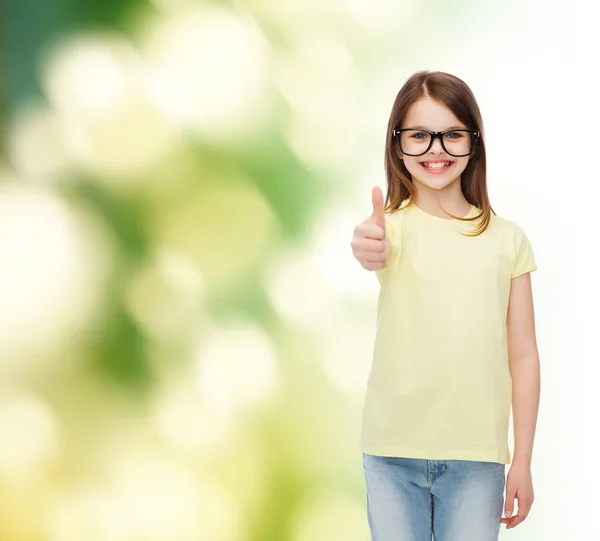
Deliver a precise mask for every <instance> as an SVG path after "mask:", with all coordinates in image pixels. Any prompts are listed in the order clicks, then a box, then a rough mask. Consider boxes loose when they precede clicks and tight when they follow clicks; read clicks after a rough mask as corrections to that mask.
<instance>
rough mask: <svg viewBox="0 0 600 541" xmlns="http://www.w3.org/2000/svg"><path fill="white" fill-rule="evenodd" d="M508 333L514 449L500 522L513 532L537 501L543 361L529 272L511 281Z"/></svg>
mask: <svg viewBox="0 0 600 541" xmlns="http://www.w3.org/2000/svg"><path fill="white" fill-rule="evenodd" d="M506 330H507V342H508V357H509V368H510V374H511V378H512V409H513V425H514V436H515V448H514V456H513V463H512V466H511V468H510V471H509V472H508V477H507V479H506V499H505V503H504V510H505V517H509V518H502V519H500V522H501V523H503V524H506V528H507V529H510V528H514V527H515V526H517V525H518V524H520V523H521V522H523V521H524V520H525V518H527V515H528V514H529V510H530V509H531V506H532V504H533V500H534V493H533V481H532V479H531V458H532V454H533V440H534V436H535V426H536V423H537V414H538V405H539V398H540V361H539V356H538V351H537V344H536V338H535V321H534V311H533V295H532V292H531V275H530V273H529V272H526V273H524V274H521V275H520V276H516V277H515V278H513V279H512V280H511V287H510V298H509V306H508V316H507V321H506ZM515 499H517V500H518V502H519V512H518V514H517V515H513V510H514V501H515Z"/></svg>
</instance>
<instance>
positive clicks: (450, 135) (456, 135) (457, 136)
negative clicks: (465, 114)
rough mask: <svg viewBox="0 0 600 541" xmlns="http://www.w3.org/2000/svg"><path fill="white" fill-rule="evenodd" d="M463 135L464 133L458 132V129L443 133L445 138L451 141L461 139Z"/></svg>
mask: <svg viewBox="0 0 600 541" xmlns="http://www.w3.org/2000/svg"><path fill="white" fill-rule="evenodd" d="M464 136H465V135H464V133H462V132H458V131H451V132H448V133H447V134H446V135H445V137H446V139H451V140H452V141H456V140H458V139H461V138H462V137H464Z"/></svg>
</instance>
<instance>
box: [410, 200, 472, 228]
mask: <svg viewBox="0 0 600 541" xmlns="http://www.w3.org/2000/svg"><path fill="white" fill-rule="evenodd" d="M469 205H470V209H469V212H468V213H467V214H466V215H464V216H461V218H471V217H472V216H473V215H474V213H475V210H476V208H475V206H474V205H472V204H471V203H469ZM410 206H411V207H415V209H416V210H417V212H418V213H419V214H421V215H422V216H424V217H426V218H428V219H430V220H433V221H436V222H439V223H447V224H448V225H452V224H456V223H457V222H460V220H458V219H456V218H442V217H441V216H435V215H434V214H430V213H429V212H427V211H425V210H423V209H422V208H421V207H419V206H417V204H416V203H413V204H412V205H410Z"/></svg>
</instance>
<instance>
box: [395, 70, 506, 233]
mask: <svg viewBox="0 0 600 541" xmlns="http://www.w3.org/2000/svg"><path fill="white" fill-rule="evenodd" d="M424 97H430V98H431V99H434V100H436V101H438V102H440V103H442V104H443V105H445V106H446V107H448V109H450V110H451V111H452V112H453V113H454V115H455V116H456V117H457V118H458V119H459V120H460V121H461V122H462V123H464V124H465V126H467V127H468V128H469V129H471V130H478V131H479V137H478V138H477V139H476V141H475V145H474V147H473V151H472V152H471V158H470V159H469V163H468V165H467V167H466V168H465V170H464V171H463V172H462V175H461V179H460V184H461V190H462V193H463V195H464V196H465V199H466V200H467V201H468V202H469V203H471V204H472V205H475V206H476V207H478V208H480V209H481V211H482V213H481V214H478V215H477V216H474V217H472V218H461V217H459V216H454V215H453V214H450V213H447V214H448V215H449V216H451V217H452V218H456V219H458V220H462V221H473V220H477V219H479V218H482V220H481V223H480V224H479V227H478V228H477V229H476V231H475V233H474V236H476V235H480V234H481V233H483V232H484V231H485V230H486V229H487V226H488V224H489V223H490V214H491V213H494V215H495V214H496V213H495V212H494V210H493V209H492V206H491V204H490V200H489V196H488V191H487V181H486V162H485V141H484V136H483V121H482V119H481V112H480V111H479V106H478V105H477V101H476V100H475V96H474V95H473V92H471V89H470V88H469V87H468V86H467V84H466V83H465V82H464V81H462V80H461V79H459V78H458V77H455V76H454V75H450V74H449V73H444V72H442V71H419V72H417V73H415V74H414V75H412V76H411V77H410V78H409V79H408V80H407V81H406V83H404V86H403V87H402V88H401V89H400V92H398V95H397V96H396V100H395V101H394V105H393V107H392V112H391V114H390V120H389V123H388V128H387V134H386V142H385V174H386V178H387V186H388V189H387V196H386V200H385V210H386V212H394V211H396V210H398V209H400V206H401V205H402V203H403V202H404V201H406V200H407V199H410V202H409V205H407V206H410V205H412V204H414V199H415V195H416V190H415V187H414V186H413V183H412V180H411V174H410V173H409V171H408V169H407V168H406V166H405V165H404V161H403V160H402V159H400V157H399V156H400V147H399V144H398V142H397V139H396V137H395V136H394V134H393V131H394V129H395V128H401V127H402V122H403V121H404V119H405V117H406V114H407V112H408V109H409V107H410V106H411V105H412V104H413V103H415V102H416V101H417V100H419V99H421V98H424Z"/></svg>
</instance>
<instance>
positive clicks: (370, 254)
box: [350, 187, 390, 271]
mask: <svg viewBox="0 0 600 541" xmlns="http://www.w3.org/2000/svg"><path fill="white" fill-rule="evenodd" d="M350 246H352V254H353V255H354V257H355V258H356V259H357V260H358V262H359V263H360V264H361V265H362V266H363V267H364V268H365V269H367V270H370V271H374V270H381V269H384V268H385V267H386V266H387V262H388V258H389V253H390V243H389V242H388V240H387V236H386V231H385V214H384V211H383V194H382V193H381V188H379V187H375V188H373V214H371V216H369V218H367V219H366V220H365V221H364V222H363V223H361V224H359V225H357V226H356V227H355V228H354V236H353V237H352V242H351V243H350Z"/></svg>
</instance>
